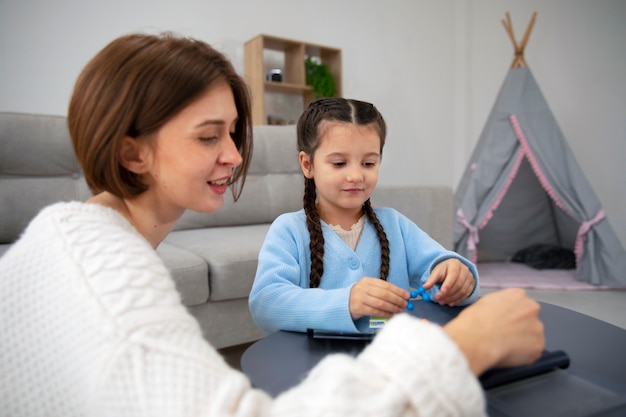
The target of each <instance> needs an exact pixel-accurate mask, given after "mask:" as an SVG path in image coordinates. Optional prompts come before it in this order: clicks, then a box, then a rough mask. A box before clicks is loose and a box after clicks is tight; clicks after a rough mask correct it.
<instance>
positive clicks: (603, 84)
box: [0, 0, 626, 243]
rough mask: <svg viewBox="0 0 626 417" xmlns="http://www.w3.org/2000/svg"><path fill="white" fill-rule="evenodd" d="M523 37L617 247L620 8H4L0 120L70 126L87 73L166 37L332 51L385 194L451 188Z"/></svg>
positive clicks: (235, 55)
mask: <svg viewBox="0 0 626 417" xmlns="http://www.w3.org/2000/svg"><path fill="white" fill-rule="evenodd" d="M506 11H510V12H511V17H512V20H513V25H514V28H515V31H516V35H517V37H518V38H521V36H522V34H523V32H524V30H525V28H526V24H527V23H528V21H529V19H530V17H531V15H532V12H533V11H537V12H538V18H537V23H536V25H535V29H534V30H533V33H532V36H531V38H530V41H529V44H528V47H527V51H526V59H527V62H528V63H529V66H530V68H531V70H532V71H533V74H534V75H535V77H536V79H537V81H538V83H539V85H540V87H541V88H542V90H543V93H544V95H545V96H546V99H547V101H548V104H549V105H550V107H551V109H552V111H553V112H554V114H555V116H556V118H557V121H558V122H559V124H560V126H561V128H562V130H563V132H564V134H565V137H566V138H567V139H568V142H569V144H570V145H571V147H572V150H573V152H574V154H575V156H576V157H577V158H578V161H579V163H580V165H581V166H582V168H583V170H584V172H585V174H586V175H587V177H588V179H589V181H590V182H591V184H592V186H594V188H595V190H596V192H597V194H598V196H599V198H600V200H601V201H602V203H603V205H604V207H605V209H606V211H607V213H608V216H609V219H610V221H611V223H612V225H613V226H614V228H615V230H616V232H617V234H618V236H619V237H620V239H621V241H622V242H625V243H626V189H625V186H624V184H625V180H624V178H626V163H624V156H625V155H626V114H625V113H626V112H625V110H626V82H625V81H624V75H625V74H626V2H625V1H623V0H594V1H591V0H587V1H585V0H551V1H545V0H525V1H513V0H447V1H436V0H389V1H387V2H382V1H379V0H343V1H335V0H318V1H316V2H303V1H281V0H266V1H263V2H260V1H256V0H231V1H226V2H225V1H220V2H217V1H210V0H204V1H200V0H177V1H173V0H108V1H97V2H96V1H89V0H56V1H48V0H0V111H25V112H41V113H50V114H62V115H64V114H66V107H67V104H68V99H69V96H70V94H71V90H72V86H73V83H74V80H75V79H76V77H77V75H78V73H79V72H80V70H81V69H82V66H83V65H84V64H85V63H86V62H87V61H88V60H89V59H90V58H91V57H92V56H93V55H94V54H95V53H96V52H97V51H98V50H99V49H100V48H101V47H103V46H104V45H105V44H106V43H107V42H109V41H110V40H112V39H113V38H114V37H116V36H119V35H121V34H124V33H127V32H131V31H149V32H156V31H160V30H173V31H177V32H181V33H184V34H186V35H190V36H194V37H198V38H201V39H203V40H205V41H207V42H209V43H212V44H213V45H215V46H217V47H218V48H220V49H222V50H223V51H224V52H225V53H226V54H227V55H229V56H230V57H231V59H232V60H233V61H234V64H235V66H236V68H238V70H239V71H240V72H243V43H244V42H245V41H246V40H248V39H250V38H252V37H254V36H256V35H257V34H259V33H267V34H272V35H276V36H283V37H287V38H293V39H298V40H303V41H307V42H312V43H319V44H324V45H329V46H335V47H338V48H341V49H342V51H343V79H344V96H347V97H353V98H359V99H364V100H368V101H372V102H374V103H375V104H376V105H377V106H378V107H379V108H380V109H381V111H382V112H383V114H384V116H385V118H386V119H387V122H388V124H389V138H388V142H387V146H386V148H385V155H384V159H383V165H382V173H381V180H380V182H381V183H382V184H394V183H397V184H444V185H450V186H453V187H454V186H456V184H457V183H458V181H459V178H460V176H461V174H462V172H463V169H464V167H465V164H466V162H467V160H468V158H469V156H470V153H471V151H472V149H473V146H474V144H475V142H476V140H477V138H478V136H479V135H480V132H481V130H482V127H483V124H484V122H485V119H486V118H487V114H488V113H489V110H490V109H491V106H492V105H493V102H494V99H495V96H496V93H497V91H498V89H499V87H500V85H501V83H502V81H503V80H504V77H505V75H506V72H507V70H508V67H509V65H510V63H511V60H512V54H513V49H512V46H511V43H510V41H509V39H508V37H507V35H506V33H505V31H504V28H503V27H502V24H501V20H502V19H503V18H504V16H505V12H506Z"/></svg>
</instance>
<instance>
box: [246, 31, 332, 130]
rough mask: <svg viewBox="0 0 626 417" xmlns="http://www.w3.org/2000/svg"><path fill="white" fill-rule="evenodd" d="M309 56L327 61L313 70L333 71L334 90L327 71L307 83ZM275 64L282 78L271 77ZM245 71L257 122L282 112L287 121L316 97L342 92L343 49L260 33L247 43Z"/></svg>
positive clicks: (253, 113) (319, 60) (254, 118)
mask: <svg viewBox="0 0 626 417" xmlns="http://www.w3.org/2000/svg"><path fill="white" fill-rule="evenodd" d="M307 57H312V61H315V63H316V64H324V67H322V68H320V69H315V70H312V72H315V74H316V77H315V78H318V77H317V74H318V73H320V72H322V71H323V72H324V73H327V72H330V74H332V84H334V91H332V90H331V89H330V88H329V86H331V85H332V84H331V82H330V81H329V78H330V77H329V76H328V74H323V76H322V77H320V79H316V81H312V79H311V84H310V85H309V84H308V83H307V69H306V62H305V61H306V60H307ZM276 68H280V70H281V81H280V82H278V81H276V80H275V79H272V69H276ZM244 73H245V79H246V83H247V84H248V86H249V88H250V96H251V99H252V123H253V124H254V125H261V124H268V123H269V122H268V116H269V115H281V117H283V118H284V119H285V120H287V121H290V120H293V119H294V118H295V119H297V118H298V116H299V115H300V113H301V112H302V111H304V109H306V108H307V107H308V106H309V104H310V103H311V101H313V100H314V99H316V98H319V97H322V96H331V95H332V96H334V97H341V94H342V89H341V87H342V74H341V49H338V48H335V47H331V46H324V45H317V44H313V43H308V42H302V41H298V40H293V39H286V38H281V37H277V36H271V35H266V34H260V35H257V36H255V37H254V38H252V39H250V40H248V41H247V42H246V43H245V44H244ZM268 76H269V77H268ZM322 85H323V86H324V87H320V86H322ZM314 89H315V90H316V91H315V92H314ZM300 106H301V108H300ZM272 120H273V119H272Z"/></svg>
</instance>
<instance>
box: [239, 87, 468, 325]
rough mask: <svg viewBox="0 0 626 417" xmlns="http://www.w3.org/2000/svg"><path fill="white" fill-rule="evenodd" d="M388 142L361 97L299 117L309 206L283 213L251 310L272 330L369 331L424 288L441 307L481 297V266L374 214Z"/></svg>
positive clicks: (392, 213)
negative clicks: (414, 290)
mask: <svg viewBox="0 0 626 417" xmlns="http://www.w3.org/2000/svg"><path fill="white" fill-rule="evenodd" d="M385 136H386V125H385V121H384V120H383V117H382V116H381V114H380V113H379V112H378V110H377V109H376V108H375V107H374V106H373V105H372V104H369V103H365V102H362V101H357V100H347V99H343V98H329V99H321V100H318V101H316V102H313V103H312V104H311V105H310V106H309V108H308V109H307V110H306V111H305V112H304V113H303V114H302V116H301V117H300V119H299V120H298V148H299V151H300V155H299V158H300V165H301V167H302V172H303V173H304V177H305V180H304V209H303V210H300V211H298V212H295V213H288V214H284V215H282V216H280V217H278V218H277V219H276V220H275V222H274V223H273V224H272V226H271V228H270V230H269V232H268V235H267V237H266V240H265V242H264V244H263V247H262V249H261V252H260V255H259V264H258V269H257V274H256V277H255V281H254V284H253V287H252V291H251V294H250V299H249V304H250V311H251V312H252V316H253V318H254V320H255V322H256V324H257V325H258V326H259V327H260V328H262V329H263V330H265V331H267V332H272V331H276V330H293V331H306V330H307V328H315V329H325V330H336V331H345V332H356V331H366V330H368V328H369V320H370V317H372V316H373V317H387V318H388V317H391V316H392V315H394V314H396V313H400V312H402V311H403V310H404V309H405V308H406V306H407V299H408V298H409V294H410V293H409V290H410V288H418V287H419V286H420V285H423V287H424V289H426V290H427V291H429V293H430V296H431V297H432V299H433V300H434V301H436V302H439V303H440V304H449V305H464V304H469V303H471V302H473V301H475V300H476V299H477V298H478V296H479V287H478V273H477V271H476V268H475V266H474V265H473V264H472V263H471V262H469V261H468V260H466V259H464V258H463V257H461V256H460V255H458V254H456V253H455V252H451V251H448V250H446V249H444V248H443V247H442V246H441V245H440V244H439V243H437V242H436V241H435V240H433V239H432V238H430V237H429V236H428V235H427V234H426V233H425V232H423V231H422V230H420V229H419V227H417V226H416V225H415V224H414V223H413V222H411V221H410V220H409V219H408V218H406V217H405V216H403V215H402V214H400V213H399V212H397V211H396V210H394V209H390V208H377V209H373V208H372V205H371V203H370V196H371V195H372V193H373V191H374V188H375V187H376V183H377V181H378V170H379V166H380V161H381V157H382V153H383V146H384V144H385Z"/></svg>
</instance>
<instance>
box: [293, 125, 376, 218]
mask: <svg viewBox="0 0 626 417" xmlns="http://www.w3.org/2000/svg"><path fill="white" fill-rule="evenodd" d="M322 132H323V134H322V137H321V138H320V145H319V147H318V148H317V150H316V151H315V155H314V157H315V163H313V160H312V159H311V156H310V155H308V154H306V153H304V152H301V153H300V165H301V167H302V171H303V172H304V175H305V176H306V177H307V178H313V179H314V181H315V186H316V189H317V196H318V210H319V212H320V215H321V217H322V219H323V220H324V221H326V222H327V223H331V224H339V223H340V219H346V216H353V217H355V218H354V219H353V220H356V219H358V217H360V216H361V207H362V205H363V203H364V202H365V201H366V200H367V199H368V198H370V196H371V195H372V192H373V191H374V188H375V187H376V183H377V182H378V169H379V166H380V137H379V136H378V133H377V131H376V129H375V128H374V126H372V125H365V126H357V125H354V124H351V123H341V122H333V123H330V124H328V125H327V126H326V127H325V129H323V130H322Z"/></svg>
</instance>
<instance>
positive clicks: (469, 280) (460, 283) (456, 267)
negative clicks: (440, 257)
mask: <svg viewBox="0 0 626 417" xmlns="http://www.w3.org/2000/svg"><path fill="white" fill-rule="evenodd" d="M438 282H441V283H442V284H441V289H440V291H439V293H438V294H436V295H435V297H434V299H435V301H436V302H438V303H439V304H448V305H451V306H454V305H457V304H458V303H460V302H461V301H463V300H465V299H466V298H467V297H469V295H470V294H471V293H472V291H474V287H475V286H476V280H475V279H474V276H473V275H472V273H471V271H470V270H469V268H468V267H467V266H465V264H463V263H462V262H461V261H459V260H458V259H454V258H451V259H446V260H445V261H443V262H440V263H438V264H437V265H436V266H435V268H434V269H433V271H432V272H431V274H430V276H429V277H428V279H427V280H426V282H425V283H424V288H425V289H426V290H430V289H431V288H432V287H433V285H435V284H436V283H438Z"/></svg>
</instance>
